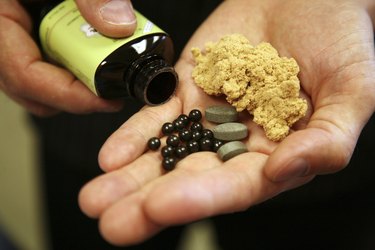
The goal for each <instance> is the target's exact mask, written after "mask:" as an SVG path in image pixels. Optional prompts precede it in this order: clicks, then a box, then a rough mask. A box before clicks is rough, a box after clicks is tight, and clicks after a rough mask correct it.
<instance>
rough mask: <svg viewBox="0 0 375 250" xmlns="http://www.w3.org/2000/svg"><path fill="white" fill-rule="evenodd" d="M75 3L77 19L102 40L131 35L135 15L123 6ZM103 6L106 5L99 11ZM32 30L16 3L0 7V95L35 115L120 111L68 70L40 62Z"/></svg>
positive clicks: (99, 1) (101, 2)
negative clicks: (94, 31) (89, 25)
mask: <svg viewBox="0 0 375 250" xmlns="http://www.w3.org/2000/svg"><path fill="white" fill-rule="evenodd" d="M76 2H77V5H78V6H79V9H80V11H81V12H82V15H83V16H84V17H85V18H86V19H87V20H88V21H89V22H90V23H92V24H93V26H94V27H95V28H96V29H97V30H99V31H100V32H102V33H103V34H106V35H108V36H112V37H120V36H128V35H130V34H132V32H133V31H134V29H135V26H136V22H135V19H134V13H133V12H132V9H129V8H126V6H130V5H129V3H130V2H129V1H128V0H125V1H110V2H108V1H104V0H96V1H85V0H77V1H76ZM104 2H108V3H109V5H107V7H104ZM120 3H125V4H126V5H125V7H123V8H121V6H120ZM124 13H125V15H124ZM100 14H101V15H100ZM119 17H121V18H120V19H119ZM31 26H32V25H31V20H30V18H29V16H28V14H27V13H26V11H25V10H24V9H23V8H22V7H21V5H20V4H19V2H18V1H16V0H10V1H0V27H1V29H0V47H1V53H0V62H1V66H0V90H2V91H4V92H5V93H6V94H7V95H8V96H9V97H10V98H12V99H13V100H15V101H16V102H18V103H19V104H21V105H22V106H24V107H25V108H26V109H27V110H29V111H30V112H32V113H34V114H36V115H50V114H53V113H56V112H58V111H61V110H62V111H67V112H72V113H90V112H95V111H108V112H109V111H115V110H118V109H119V108H120V107H121V104H120V103H118V102H114V101H108V100H104V99H102V98H99V97H97V96H95V95H94V94H93V93H92V92H90V90H88V88H86V87H85V86H84V85H83V84H82V83H81V82H80V81H79V80H77V79H76V78H75V77H74V76H73V75H72V74H71V73H70V72H68V71H67V70H65V69H62V68H59V67H57V66H54V65H52V64H49V63H47V62H44V61H43V59H42V55H41V52H40V51H39V48H38V47H37V45H36V44H35V42H34V41H33V39H32V38H31V36H30V33H31Z"/></svg>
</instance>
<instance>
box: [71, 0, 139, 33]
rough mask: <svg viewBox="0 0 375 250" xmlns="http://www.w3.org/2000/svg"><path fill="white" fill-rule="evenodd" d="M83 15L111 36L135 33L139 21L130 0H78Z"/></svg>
mask: <svg viewBox="0 0 375 250" xmlns="http://www.w3.org/2000/svg"><path fill="white" fill-rule="evenodd" d="M76 3H77V6H78V8H79V10H80V12H81V14H82V16H83V17H84V18H85V19H86V20H87V21H88V22H89V23H90V24H91V25H93V26H94V27H95V28H96V29H97V30H98V31H99V32H100V33H102V34H105V35H107V36H110V37H126V36H130V35H132V34H133V32H134V30H135V28H136V25H137V21H136V17H135V14H134V10H133V6H132V4H131V2H130V0H109V1H108V0H95V1H93V0H76Z"/></svg>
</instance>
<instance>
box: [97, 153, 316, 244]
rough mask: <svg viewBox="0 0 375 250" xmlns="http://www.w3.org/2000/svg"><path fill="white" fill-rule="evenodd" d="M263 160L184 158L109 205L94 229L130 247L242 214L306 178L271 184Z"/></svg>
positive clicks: (258, 157)
mask: <svg viewBox="0 0 375 250" xmlns="http://www.w3.org/2000/svg"><path fill="white" fill-rule="evenodd" d="M266 160H267V156H265V155H262V154H258V153H248V154H243V155H240V156H238V157H235V158H233V159H231V160H230V161H228V162H226V163H225V164H224V165H223V163H222V162H221V161H220V160H219V159H218V158H217V156H216V155H215V154H214V153H208V152H201V153H196V154H193V155H190V156H189V157H188V158H185V159H184V160H182V161H180V162H179V165H178V167H177V168H176V169H175V170H173V171H172V172H170V173H168V174H166V175H164V176H161V177H160V178H158V179H157V180H155V181H152V182H149V183H148V184H147V185H145V186H144V187H143V188H141V189H139V190H138V191H137V192H134V193H132V194H131V195H129V196H126V197H124V198H122V199H120V200H119V201H118V202H116V203H114V204H113V205H112V206H109V207H108V208H107V209H106V210H105V211H104V212H103V214H102V216H101V217H100V231H101V233H102V235H103V237H104V238H105V239H106V240H107V241H109V242H111V243H112V244H116V245H128V244H135V243H138V242H140V241H143V240H145V239H147V238H149V237H151V236H152V235H154V234H155V233H157V232H158V231H160V230H162V229H163V228H164V227H167V226H170V225H173V224H180V223H186V222H191V221H195V220H198V219H201V218H205V217H208V216H212V215H217V214H222V213H230V212H235V211H240V210H244V209H246V208H248V207H249V206H251V205H254V204H256V203H259V202H261V201H263V200H265V199H268V198H270V197H273V196H275V195H277V194H278V193H280V192H282V191H285V190H288V189H291V188H294V187H297V186H299V185H302V184H304V183H306V182H307V181H309V180H311V177H304V178H300V179H295V180H293V181H290V182H285V183H273V182H271V181H269V180H268V179H267V178H266V177H265V176H264V174H263V166H264V164H265V162H266ZM203 161H204V164H202V162H203ZM244 162H246V164H244ZM124 211H126V215H124ZM133 225H137V227H134V226H133Z"/></svg>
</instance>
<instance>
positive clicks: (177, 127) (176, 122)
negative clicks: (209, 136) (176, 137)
mask: <svg viewBox="0 0 375 250" xmlns="http://www.w3.org/2000/svg"><path fill="white" fill-rule="evenodd" d="M173 126H174V129H175V131H181V130H182V129H184V128H185V122H184V121H183V120H180V119H176V120H174V121H173Z"/></svg>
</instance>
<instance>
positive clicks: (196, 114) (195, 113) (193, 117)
mask: <svg viewBox="0 0 375 250" xmlns="http://www.w3.org/2000/svg"><path fill="white" fill-rule="evenodd" d="M189 119H190V121H192V122H199V121H200V120H201V119H202V112H201V111H200V110H199V109H193V110H192V111H190V113H189Z"/></svg>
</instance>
